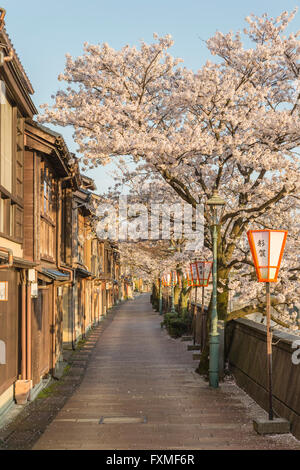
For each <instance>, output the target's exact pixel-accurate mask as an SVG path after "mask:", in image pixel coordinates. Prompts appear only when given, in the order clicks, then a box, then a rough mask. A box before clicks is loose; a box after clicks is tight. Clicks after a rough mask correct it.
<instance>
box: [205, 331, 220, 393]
mask: <svg viewBox="0 0 300 470" xmlns="http://www.w3.org/2000/svg"><path fill="white" fill-rule="evenodd" d="M219 336H220V335H219V334H210V339H209V370H208V375H209V385H210V386H211V387H212V388H218V387H219V347H220V339H219Z"/></svg>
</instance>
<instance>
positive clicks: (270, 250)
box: [247, 230, 287, 282]
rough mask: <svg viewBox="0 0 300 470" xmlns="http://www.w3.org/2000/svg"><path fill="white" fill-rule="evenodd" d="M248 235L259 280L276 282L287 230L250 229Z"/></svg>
mask: <svg viewBox="0 0 300 470" xmlns="http://www.w3.org/2000/svg"><path fill="white" fill-rule="evenodd" d="M247 235H248V240H249V245H250V250H251V253H252V257H253V261H254V265H255V269H256V274H257V278H258V281H259V282H276V281H277V277H278V272H279V268H280V263H281V259H282V255H283V250H284V246H285V242H286V237H287V231H286V230H249V231H248V232H247Z"/></svg>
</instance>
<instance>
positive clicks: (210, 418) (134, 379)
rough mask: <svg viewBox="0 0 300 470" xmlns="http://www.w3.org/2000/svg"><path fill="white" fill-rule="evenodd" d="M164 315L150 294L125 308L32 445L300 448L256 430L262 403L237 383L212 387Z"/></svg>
mask: <svg viewBox="0 0 300 470" xmlns="http://www.w3.org/2000/svg"><path fill="white" fill-rule="evenodd" d="M160 321H161V317H160V316H159V315H158V314H157V313H156V312H154V311H153V310H152V309H151V306H150V303H149V295H147V294H143V295H141V296H139V297H137V298H136V299H135V300H134V301H128V302H126V303H124V304H123V305H122V306H121V308H119V312H118V313H117V314H116V316H115V317H114V319H113V321H112V322H111V323H110V325H109V326H108V327H107V328H106V329H105V331H104V332H103V334H102V335H101V337H100V338H99V341H98V342H97V345H96V347H95V348H94V349H93V350H92V353H91V359H90V361H89V363H88V366H87V370H86V373H85V377H84V379H83V381H82V383H81V385H80V386H79V387H78V389H77V390H76V391H75V393H74V395H73V396H72V397H70V398H69V399H68V401H67V402H66V404H65V405H64V407H63V408H62V409H61V411H60V412H59V413H58V414H57V415H56V417H55V419H54V420H53V421H52V423H51V424H50V425H49V426H48V428H47V429H46V431H45V433H44V434H43V435H42V436H41V438H40V439H39V440H38V441H37V443H36V444H35V446H34V449H106V450H117V449H123V450H124V449H128V450H129V449H130V450H131V449H138V450H142V449H300V443H299V441H296V440H295V439H294V438H293V437H292V436H291V435H287V436H281V437H280V436H276V437H274V436H273V437H262V436H258V435H257V434H256V433H255V432H254V431H253V429H252V417H253V413H254V414H255V413H261V410H260V409H259V408H257V406H256V405H255V404H254V402H252V401H251V400H250V399H249V398H247V396H246V395H245V394H244V392H242V391H241V390H240V389H238V388H237V387H236V386H235V385H234V383H226V384H222V386H221V388H220V389H218V390H211V389H210V388H209V386H208V384H207V383H206V382H205V381H204V380H202V378H201V377H200V376H199V375H198V374H196V373H195V372H194V370H195V367H196V365H195V362H193V359H192V355H193V353H192V352H191V351H187V343H184V342H182V341H180V340H174V339H172V338H170V337H169V336H168V335H167V333H166V332H165V330H163V329H161V327H160ZM96 339H97V338H94V339H93V338H91V341H93V340H94V341H96ZM86 348H89V344H87V345H86ZM83 354H84V352H83Z"/></svg>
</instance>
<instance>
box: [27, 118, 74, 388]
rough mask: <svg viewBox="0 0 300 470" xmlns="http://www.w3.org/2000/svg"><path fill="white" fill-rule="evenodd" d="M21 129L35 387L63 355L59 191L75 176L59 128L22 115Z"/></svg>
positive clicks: (64, 281)
mask: <svg viewBox="0 0 300 470" xmlns="http://www.w3.org/2000/svg"><path fill="white" fill-rule="evenodd" d="M25 135H26V141H25V142H26V144H25V172H24V191H25V196H24V202H25V206H24V257H25V258H26V259H28V260H30V261H33V262H34V263H35V264H36V268H35V273H34V274H33V280H32V281H33V285H34V286H35V292H33V293H32V299H31V312H32V314H31V336H32V341H31V347H32V350H31V369H30V370H31V380H32V385H33V387H36V389H37V390H38V388H39V387H38V386H39V384H40V382H41V380H42V378H43V377H45V375H47V374H48V373H51V374H52V375H56V374H57V373H58V370H59V369H60V362H61V361H62V358H63V356H62V345H63V301H64V299H63V295H67V294H66V292H65V290H64V288H66V289H67V290H70V289H72V282H73V278H74V275H73V270H72V260H71V259H70V258H69V259H68V258H63V259H62V253H63V254H64V253H65V252H66V251H67V247H68V239H67V237H65V238H63V239H62V237H61V233H62V231H64V230H65V224H63V207H62V206H63V204H62V201H63V198H62V192H63V191H67V190H68V189H69V190H70V191H72V189H73V187H74V184H75V185H76V181H75V182H74V177H73V173H74V170H73V165H71V163H73V160H74V159H73V156H72V155H71V154H70V153H69V151H68V149H67V147H66V145H65V142H64V140H63V138H62V136H61V135H60V134H58V133H56V132H53V131H51V130H50V129H48V128H46V127H44V126H41V125H39V124H38V123H36V122H34V121H32V120H27V121H26V123H25ZM70 162H71V163H70ZM62 225H63V230H62ZM71 235H72V234H70V236H71ZM62 241H63V243H66V246H63V247H62ZM70 244H71V238H70V240H69V245H70ZM68 309H69V310H71V309H72V302H71V301H70V302H69V303H68Z"/></svg>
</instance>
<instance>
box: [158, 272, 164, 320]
mask: <svg viewBox="0 0 300 470" xmlns="http://www.w3.org/2000/svg"><path fill="white" fill-rule="evenodd" d="M162 287H163V281H162V274H161V273H160V274H159V307H158V310H159V314H160V315H162V313H163V312H162Z"/></svg>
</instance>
